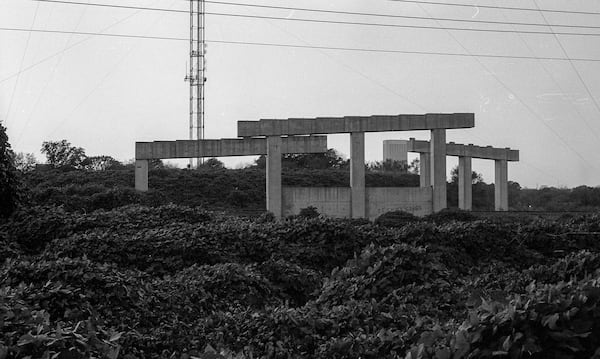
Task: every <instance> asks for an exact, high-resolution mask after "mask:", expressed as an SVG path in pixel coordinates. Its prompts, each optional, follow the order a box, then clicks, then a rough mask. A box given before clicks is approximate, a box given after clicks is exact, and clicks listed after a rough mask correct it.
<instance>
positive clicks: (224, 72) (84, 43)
mask: <svg viewBox="0 0 600 359" xmlns="http://www.w3.org/2000/svg"><path fill="white" fill-rule="evenodd" d="M67 1H80V2H89V3H96V4H98V3H103V4H120V5H131V6H144V7H155V8H163V9H180V10H187V9H188V6H189V5H188V2H187V1H185V0H137V1H135V0H133V1H132V0H129V1H123V0H120V1H109V0H67ZM225 1H227V2H238V3H252V4H269V5H277V6H285V7H302V8H311V9H327V10H336V11H349V12H367V13H379V14H387V15H402V16H416V17H435V18H454V19H461V20H486V21H497V22H526V23H538V24H545V23H546V21H547V22H548V23H551V24H562V25H577V26H589V27H591V28H581V27H579V28H578V27H553V31H555V32H574V33H579V34H587V35H556V36H555V35H553V34H551V33H549V34H531V33H511V32H481V31H480V32H474V31H457V30H440V29H431V27H456V28H463V29H464V28H477V29H497V30H504V31H507V30H519V31H529V32H535V31H537V32H543V31H545V32H549V31H550V30H549V28H548V27H545V26H523V25H506V24H481V23H472V22H471V23H469V22H450V21H440V20H437V21H435V20H426V19H425V20H418V19H406V18H386V17H373V16H358V15H340V14H333V13H317V12H302V11H291V10H276V9H265V8H256V7H240V6H231V5H223V4H215V3H208V4H207V5H206V10H207V12H217V13H224V14H244V15H258V16H275V17H287V18H293V19H324V20H334V21H351V22H366V23H385V24H398V25H410V26H421V27H429V28H430V29H427V28H406V27H391V26H387V27H383V26H362V25H347V24H331V23H328V24H325V23H314V22H300V21H289V20H287V21H286V20H269V19H258V18H243V17H228V16H222V15H207V18H206V21H207V32H206V38H207V39H208V40H212V41H237V42H260V43H277V44H292V45H302V46H306V45H310V46H323V47H345V48H363V49H385V50H400V51H409V52H436V53H463V54H493V55H509V56H525V57H546V58H547V57H554V58H567V57H569V58H578V59H598V60H600V36H593V35H591V34H599V35H600V1H590V0H569V1H565V0H562V1H557V0H556V1H555V0H537V4H536V3H535V2H534V1H533V0H531V1H522V0H520V1H516V0H496V1H494V0H488V1H481V2H474V1H472V0H462V3H463V4H479V5H492V6H504V7H506V6H507V7H527V8H536V6H539V7H540V8H542V9H561V10H574V11H582V12H596V13H599V15H593V14H570V13H556V12H554V13H553V12H544V16H542V15H541V13H539V12H532V11H514V10H502V9H492V8H483V7H477V6H475V5H474V6H470V7H459V6H442V5H435V4H416V3H412V2H405V1H389V0H369V1H367V0H360V1H359V0H335V1H329V0H328V1H323V0H321V1H318V0H303V1H291V0H269V1H250V0H244V1H242V0H225ZM436 2H444V0H436ZM447 2H451V3H459V2H460V1H459V0H453V1H450V0H448V1H447ZM594 27H596V28H594ZM0 28H1V29H0V120H2V121H3V123H4V124H5V126H7V128H8V134H9V136H10V141H11V143H12V146H13V149H14V150H15V151H16V152H32V153H34V154H36V156H37V157H38V159H39V160H43V157H42V155H41V154H40V153H39V149H40V147H41V143H42V142H43V141H47V140H60V139H67V140H69V141H70V142H71V143H72V144H73V145H76V146H80V147H83V148H85V150H86V153H87V154H88V155H101V154H102V155H110V156H113V157H115V158H117V159H120V160H127V159H131V158H133V156H134V143H135V141H152V140H175V139H187V136H188V123H189V122H188V121H189V115H188V106H189V105H188V103H189V102H188V94H189V84H188V83H187V82H184V80H183V79H184V77H185V72H186V63H187V62H188V52H189V43H188V42H187V41H178V40H150V39H139V38H120V37H119V38H117V37H105V36H89V35H73V34H56V33H32V32H26V31H10V30H7V29H9V28H11V29H15V28H17V29H26V30H27V29H38V30H64V31H79V32H102V33H111V34H128V35H132V34H134V35H144V36H159V37H176V38H182V39H185V38H186V37H187V36H188V35H189V16H188V15H187V14H186V13H177V12H166V11H149V10H145V11H141V10H131V9H117V8H110V7H96V6H87V5H86V6H84V5H72V4H59V3H48V2H37V1H33V0H0ZM575 69H576V70H577V71H575ZM207 79H208V81H207V83H206V138H223V137H224V138H231V137H236V135H237V134H236V131H237V127H236V122H237V121H238V120H258V119H261V118H280V119H285V118H288V117H295V118H298V117H318V116H344V115H350V116H353V115H354V116H356V115H375V114H404V113H407V114H408V113H427V112H473V113H475V128H473V129H468V130H449V131H448V134H447V138H448V141H455V142H460V143H474V144H478V145H492V146H497V147H511V148H515V149H519V150H520V151H521V152H520V154H521V162H519V163H511V164H510V165H509V179H511V180H515V181H517V182H519V183H520V184H521V185H522V186H527V187H536V186H541V185H552V186H568V187H574V186H578V185H582V184H586V185H590V186H597V185H600V145H599V144H600V109H599V108H598V102H600V61H579V60H577V61H564V60H539V59H535V58H534V59H517V58H489V57H468V56H467V57H460V56H445V55H433V54H406V53H383V52H357V51H341V50H325V49H314V48H312V49H308V48H289V47H270V46H256V45H241V44H224V43H217V42H211V43H209V44H208V53H207ZM582 80H583V83H582ZM586 87H587V89H586ZM590 93H591V95H592V96H593V97H595V99H594V98H593V97H591V96H590ZM408 137H416V138H419V139H429V134H428V133H427V132H426V131H420V132H405V133H403V132H395V133H378V134H367V143H366V147H367V148H366V158H367V160H368V161H374V160H381V158H382V140H384V139H404V138H408ZM348 142H349V136H348V135H334V136H329V141H328V145H329V147H332V148H335V149H337V150H339V151H340V152H341V153H343V154H345V155H347V154H348V152H349V143H348ZM251 160H252V158H235V159H229V160H227V161H226V163H227V164H228V165H230V166H236V165H238V164H239V163H241V162H244V161H245V162H250V161H251ZM457 162H458V160H457V159H456V158H449V159H448V169H450V168H451V167H452V166H454V165H456V164H457ZM473 169H474V170H475V171H478V172H482V173H483V175H484V179H485V180H486V181H487V182H493V163H492V162H491V161H477V160H474V163H473Z"/></svg>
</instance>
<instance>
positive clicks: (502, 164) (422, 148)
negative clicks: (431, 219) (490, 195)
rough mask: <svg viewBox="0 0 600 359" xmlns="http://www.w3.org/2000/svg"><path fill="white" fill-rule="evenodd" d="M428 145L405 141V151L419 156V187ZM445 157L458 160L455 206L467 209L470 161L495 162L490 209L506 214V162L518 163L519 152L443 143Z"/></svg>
mask: <svg viewBox="0 0 600 359" xmlns="http://www.w3.org/2000/svg"><path fill="white" fill-rule="evenodd" d="M430 147H431V144H430V143H429V142H428V141H419V140H415V139H414V138H411V139H410V140H409V141H408V151H409V152H417V153H419V155H420V158H419V163H420V164H421V168H420V172H421V183H420V184H421V187H428V186H429V185H430V184H429V178H430V177H431V175H430V173H429V165H428V163H429V162H430V158H431V150H430ZM446 156H456V157H458V207H459V208H461V209H465V210H471V208H472V202H473V195H472V193H473V192H472V180H471V173H472V164H471V162H472V161H471V160H472V159H473V158H479V159H486V160H493V161H494V162H495V181H494V208H495V209H496V210H497V211H508V162H510V161H519V151H518V150H512V149H510V148H496V147H492V146H486V147H482V146H475V145H473V144H468V145H463V144H459V143H454V142H450V143H448V144H446Z"/></svg>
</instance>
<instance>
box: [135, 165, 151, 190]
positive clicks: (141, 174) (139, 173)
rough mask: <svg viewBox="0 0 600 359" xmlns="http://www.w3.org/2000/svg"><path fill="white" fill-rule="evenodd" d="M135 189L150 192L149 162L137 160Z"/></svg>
mask: <svg viewBox="0 0 600 359" xmlns="http://www.w3.org/2000/svg"><path fill="white" fill-rule="evenodd" d="M135 189H136V190H138V191H142V192H147V191H148V160H135Z"/></svg>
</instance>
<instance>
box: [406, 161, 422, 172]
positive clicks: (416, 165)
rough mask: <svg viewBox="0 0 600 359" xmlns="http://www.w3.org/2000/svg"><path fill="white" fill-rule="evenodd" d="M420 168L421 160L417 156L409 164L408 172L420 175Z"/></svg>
mask: <svg viewBox="0 0 600 359" xmlns="http://www.w3.org/2000/svg"><path fill="white" fill-rule="evenodd" d="M420 168H421V160H420V159H418V158H415V159H413V160H412V161H410V164H409V165H408V173H412V174H415V175H418V174H420V173H421V172H420Z"/></svg>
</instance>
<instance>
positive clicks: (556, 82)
mask: <svg viewBox="0 0 600 359" xmlns="http://www.w3.org/2000/svg"><path fill="white" fill-rule="evenodd" d="M536 6H537V4H536ZM502 16H503V17H506V16H505V15H504V13H502ZM542 16H543V14H542ZM518 36H519V40H521V43H523V45H525V47H526V48H527V49H528V50H529V52H530V53H531V54H533V55H535V51H533V49H532V48H531V46H529V44H528V43H527V41H525V39H524V38H523V36H521V35H518ZM565 55H567V54H566V53H565ZM567 59H568V55H567ZM568 61H569V62H570V63H571V64H572V61H570V60H568ZM538 63H539V65H540V66H541V67H542V69H543V70H544V72H545V73H546V75H547V76H548V78H549V79H550V80H551V81H552V82H553V83H554V85H555V86H556V87H557V88H558V90H559V91H560V92H561V93H563V94H564V93H566V91H565V90H564V89H563V87H562V86H561V85H560V83H559V82H558V81H557V80H556V79H555V78H554V75H553V74H552V73H551V72H550V70H548V67H547V66H546V65H545V64H544V62H543V61H542V60H538ZM569 103H570V105H571V106H572V107H573V109H574V110H575V112H577V115H578V116H579V117H578V118H581V119H582V120H583V121H584V123H585V125H586V126H587V127H588V129H589V130H590V132H591V134H592V135H594V137H596V139H597V140H598V141H599V142H600V137H599V136H598V134H597V133H596V131H594V129H593V128H592V127H591V126H590V125H589V123H588V121H587V120H586V119H585V116H584V115H583V114H582V113H581V111H580V110H579V108H578V107H577V106H576V105H575V104H573V103H572V102H569Z"/></svg>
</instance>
